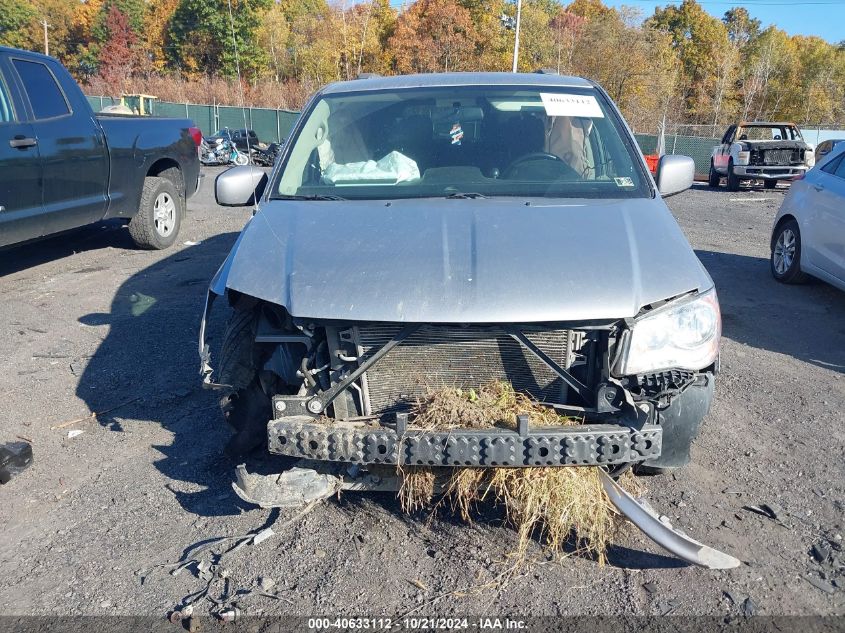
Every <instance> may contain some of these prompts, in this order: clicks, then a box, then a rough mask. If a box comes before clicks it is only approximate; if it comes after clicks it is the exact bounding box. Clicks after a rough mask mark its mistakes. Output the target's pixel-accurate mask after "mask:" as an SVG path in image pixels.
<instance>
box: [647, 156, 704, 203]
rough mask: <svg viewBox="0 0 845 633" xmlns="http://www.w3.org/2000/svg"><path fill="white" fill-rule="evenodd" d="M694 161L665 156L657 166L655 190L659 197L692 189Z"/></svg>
mask: <svg viewBox="0 0 845 633" xmlns="http://www.w3.org/2000/svg"><path fill="white" fill-rule="evenodd" d="M694 178H695V161H693V159H692V158H690V157H689V156H680V155H678V154H667V155H665V156H661V157H660V162H659V163H658V164H657V177H656V178H655V180H656V181H657V190H658V191H659V192H660V195H661V196H671V195H673V194H676V193H680V192H682V191H686V190H687V189H689V188H690V187H692V181H693V179H694Z"/></svg>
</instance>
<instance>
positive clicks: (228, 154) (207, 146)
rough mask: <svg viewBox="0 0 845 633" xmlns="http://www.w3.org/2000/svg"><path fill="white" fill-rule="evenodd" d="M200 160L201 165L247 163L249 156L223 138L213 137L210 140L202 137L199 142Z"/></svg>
mask: <svg viewBox="0 0 845 633" xmlns="http://www.w3.org/2000/svg"><path fill="white" fill-rule="evenodd" d="M200 162H201V163H202V164H203V165H231V164H235V165H249V156H247V154H245V153H244V152H241V151H239V150H238V148H237V147H235V145H234V144H233V143H232V142H231V141H229V140H228V139H225V138H215V139H212V140H211V141H210V142H209V140H207V139H205V138H203V139H202V143H200Z"/></svg>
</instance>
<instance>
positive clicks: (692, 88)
mask: <svg viewBox="0 0 845 633" xmlns="http://www.w3.org/2000/svg"><path fill="white" fill-rule="evenodd" d="M647 26H648V27H649V28H653V29H655V30H658V31H664V32H666V33H668V34H669V35H670V37H671V38H672V45H673V47H674V48H675V49H676V50H677V51H678V55H679V58H680V59H681V61H682V64H683V71H684V75H685V77H684V79H685V82H684V83H685V84H686V86H687V90H686V95H685V101H686V103H685V107H686V110H687V111H688V112H690V113H691V114H692V115H693V116H695V117H697V118H698V119H699V120H704V117H705V116H707V117H709V115H710V113H712V111H713V107H714V104H715V102H716V101H717V92H718V90H719V87H718V84H719V81H720V80H719V73H720V72H721V73H722V74H725V73H726V72H727V71H728V69H729V66H730V63H729V61H728V60H727V59H725V58H724V57H723V56H722V57H721V58H720V55H721V52H722V51H723V50H724V49H726V48H727V47H728V46H729V42H728V32H727V29H726V28H725V25H724V24H723V23H722V22H721V21H720V20H719V19H717V18H715V17H713V16H711V15H710V14H709V13H707V12H706V11H705V10H704V9H703V8H702V7H701V5H700V4H698V3H697V2H696V1H695V0H683V2H682V3H681V4H680V5H677V6H676V5H668V6H666V7H664V8H662V9H660V8H658V9H655V11H654V15H653V16H652V17H651V18H650V19H649V20H648V21H647Z"/></svg>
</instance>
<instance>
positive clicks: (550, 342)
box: [356, 324, 579, 414]
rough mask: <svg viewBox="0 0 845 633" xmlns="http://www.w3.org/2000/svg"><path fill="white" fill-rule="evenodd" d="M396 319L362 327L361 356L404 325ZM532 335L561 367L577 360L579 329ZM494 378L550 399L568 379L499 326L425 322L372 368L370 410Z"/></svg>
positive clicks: (558, 398)
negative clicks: (449, 324)
mask: <svg viewBox="0 0 845 633" xmlns="http://www.w3.org/2000/svg"><path fill="white" fill-rule="evenodd" d="M400 329H401V328H400V327H399V326H394V325H375V324H374V325H363V326H359V327H358V328H357V333H356V334H357V339H358V345H359V351H360V352H361V356H360V357H361V359H362V360H366V358H368V357H369V356H370V355H371V354H372V353H374V352H376V351H377V350H378V349H379V348H380V347H382V346H383V345H384V344H386V343H387V342H388V341H389V340H390V339H391V338H393V337H394V336H395V335H396V334H397V333H398V332H399V330H400ZM523 331H524V332H525V335H526V336H527V338H528V339H529V340H531V342H532V343H534V344H535V345H536V346H537V347H538V348H540V349H541V350H543V351H544V352H545V353H546V354H548V356H549V357H550V358H552V359H553V360H554V361H555V362H557V363H558V364H559V365H560V366H561V367H564V368H568V367H570V366H571V365H572V361H573V349H575V346H574V344H573V343H574V341H575V340H576V336H578V335H579V333H577V332H573V331H571V330H554V329H539V328H536V329H533V330H532V329H526V328H524V329H523ZM494 380H503V381H506V382H510V383H511V384H512V385H513V387H514V389H516V390H517V391H523V392H526V393H528V394H530V395H531V396H533V397H534V398H536V399H537V400H540V401H544V402H562V401H563V396H564V393H565V383H563V381H561V380H560V378H559V377H558V376H557V374H555V373H554V372H553V371H552V370H551V369H550V368H549V367H548V366H546V364H545V363H543V362H542V361H541V360H540V359H539V358H537V357H536V356H535V355H534V354H533V353H532V352H531V351H529V350H527V349H525V348H524V347H523V346H522V345H521V344H520V343H519V342H517V341H515V340H514V339H513V338H511V337H510V336H509V335H508V334H506V333H505V332H504V331H502V330H501V329H499V328H495V327H494V328H488V327H481V326H470V327H457V326H441V327H438V326H423V327H422V328H420V329H419V330H417V331H416V332H415V333H414V334H413V335H412V336H410V337H409V338H407V339H405V340H404V341H403V342H402V343H401V344H400V345H398V346H397V347H395V348H393V349H392V350H391V351H390V352H389V353H388V354H387V355H386V356H385V357H384V358H382V359H381V360H380V361H379V362H378V363H376V364H375V365H374V366H373V367H372V368H370V369H369V370H368V371H367V373H366V380H365V381H364V385H365V394H364V397H365V399H366V400H368V402H369V409H370V411H369V412H370V413H374V414H383V413H388V412H391V411H399V410H406V409H408V408H409V407H410V406H411V405H412V404H413V403H414V402H415V401H416V400H417V399H418V398H420V397H422V396H424V395H425V394H426V393H427V392H428V391H430V390H436V389H440V388H443V387H457V388H466V389H469V388H475V387H480V386H482V385H485V384H488V383H490V382H492V381H494Z"/></svg>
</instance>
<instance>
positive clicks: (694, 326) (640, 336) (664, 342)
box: [617, 288, 722, 376]
mask: <svg viewBox="0 0 845 633" xmlns="http://www.w3.org/2000/svg"><path fill="white" fill-rule="evenodd" d="M721 334H722V317H721V314H720V312H719V300H718V299H717V297H716V290H715V288H714V289H713V290H710V291H709V292H705V293H704V294H701V295H698V296H695V297H693V298H690V297H683V298H681V299H678V300H677V301H673V302H670V303H668V304H666V305H665V306H661V307H660V308H657V309H656V310H654V311H653V312H650V313H648V314H647V315H645V316H643V317H640V318H639V319H637V320H636V321H635V322H634V325H633V326H632V327H631V330H630V336H629V337H628V343H627V345H626V348H625V350H624V352H623V354H622V357H621V360H620V362H619V364H618V367H617V369H618V371H617V373H618V374H619V375H623V376H630V375H632V374H644V373H650V372H655V371H661V370H664V369H688V370H692V371H698V370H700V369H704V368H705V367H707V366H708V365H711V364H713V363H714V362H715V361H716V358H717V357H718V356H719V337H720V336H721Z"/></svg>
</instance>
